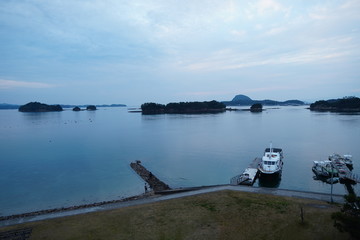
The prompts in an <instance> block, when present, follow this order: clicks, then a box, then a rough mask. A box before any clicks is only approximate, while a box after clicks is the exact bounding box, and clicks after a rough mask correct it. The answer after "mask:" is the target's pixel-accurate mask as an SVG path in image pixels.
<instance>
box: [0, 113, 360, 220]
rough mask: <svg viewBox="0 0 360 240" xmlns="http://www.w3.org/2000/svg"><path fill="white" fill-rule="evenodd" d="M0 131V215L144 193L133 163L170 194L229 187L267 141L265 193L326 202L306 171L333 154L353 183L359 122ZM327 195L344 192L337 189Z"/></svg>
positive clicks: (7, 120)
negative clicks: (270, 157)
mask: <svg viewBox="0 0 360 240" xmlns="http://www.w3.org/2000/svg"><path fill="white" fill-rule="evenodd" d="M0 132H1V134H0V189H1V192H0V216H6V215H11V214H18V213H24V212H30V211H36V210H42V209H50V208H58V207H67V206H72V205H79V204H88V203H93V202H100V201H108V200H114V199H121V198H124V197H129V196H133V195H137V194H141V193H143V192H144V182H143V181H142V179H141V178H139V177H138V176H137V175H136V174H135V173H134V172H133V170H132V169H131V168H130V166H129V164H130V163H131V162H133V161H135V160H140V161H141V162H142V164H143V165H144V166H145V167H146V168H148V169H149V170H150V171H152V173H153V174H155V175H156V176H157V177H158V178H160V179H161V180H163V181H164V182H166V183H167V184H168V185H170V187H172V188H178V187H191V186H205V185H217V184H228V183H229V181H230V178H231V177H233V176H235V175H238V174H240V173H241V172H242V171H243V170H244V169H245V168H246V167H247V166H248V164H249V163H250V161H252V160H253V159H254V158H255V157H261V156H262V154H263V151H264V149H265V148H267V147H269V144H270V142H272V145H273V147H280V148H282V149H283V151H284V157H285V158H284V168H283V174H282V178H281V181H280V182H278V183H277V184H275V185H272V186H271V187H277V188H281V189H291V190H301V191H312V192H322V193H330V185H329V184H326V183H323V182H321V181H316V180H314V179H313V176H314V174H313V173H312V171H311V167H312V165H313V161H315V160H326V159H327V158H328V156H329V155H330V154H333V153H339V154H351V155H353V161H354V170H353V172H354V173H355V174H358V175H359V176H360V148H359V146H360V145H359V143H360V115H359V114H339V113H329V112H311V111H310V110H308V109H306V108H305V107H304V106H299V107H279V108H267V109H266V111H263V112H262V113H251V112H249V111H231V112H225V113H220V114H193V115H187V114H173V115H169V114H168V115H142V114H141V113H129V112H128V110H127V108H118V107H113V108H99V109H98V110H96V111H80V112H73V111H71V110H70V109H68V110H65V111H63V112H46V113H21V112H18V111H17V110H1V111H0ZM263 185H265V186H266V183H259V182H258V181H257V182H256V183H255V184H254V187H259V186H263ZM354 188H355V191H356V193H359V187H358V186H357V185H355V186H354ZM333 192H334V194H345V193H346V191H345V189H344V186H343V185H342V184H339V183H338V184H335V185H334V189H333Z"/></svg>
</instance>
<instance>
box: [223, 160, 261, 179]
mask: <svg viewBox="0 0 360 240" xmlns="http://www.w3.org/2000/svg"><path fill="white" fill-rule="evenodd" d="M260 162H261V158H255V159H254V160H252V161H251V163H250V164H249V166H248V167H247V168H246V169H245V170H244V172H243V173H242V174H239V175H237V176H235V177H233V178H231V179H230V184H231V185H249V186H252V185H253V184H254V182H255V180H256V179H257V177H258V175H259V173H258V171H259V170H258V166H259V164H260Z"/></svg>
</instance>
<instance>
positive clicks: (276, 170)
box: [258, 146, 284, 177]
mask: <svg viewBox="0 0 360 240" xmlns="http://www.w3.org/2000/svg"><path fill="white" fill-rule="evenodd" d="M283 164H284V163H283V151H282V149H281V148H272V146H270V148H266V149H265V152H264V156H263V157H262V159H261V162H260V164H259V167H258V170H259V171H260V177H264V176H272V175H279V176H281V172H282V167H283Z"/></svg>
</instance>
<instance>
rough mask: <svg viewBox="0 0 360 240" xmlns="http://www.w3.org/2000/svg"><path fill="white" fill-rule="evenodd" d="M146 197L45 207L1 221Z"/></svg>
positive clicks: (5, 217)
mask: <svg viewBox="0 0 360 240" xmlns="http://www.w3.org/2000/svg"><path fill="white" fill-rule="evenodd" d="M146 197H147V196H146V195H139V196H133V197H128V198H123V199H118V200H111V201H103V202H96V203H90V204H83V205H75V206H70V207H61V208H53V209H45V210H39V211H34V212H28V213H21V214H14V215H10V216H0V221H5V220H11V219H17V218H25V217H35V216H40V215H44V214H52V213H59V212H65V211H73V210H79V209H86V208H92V207H100V206H103V205H107V204H111V203H120V202H126V201H131V200H137V199H142V198H146Z"/></svg>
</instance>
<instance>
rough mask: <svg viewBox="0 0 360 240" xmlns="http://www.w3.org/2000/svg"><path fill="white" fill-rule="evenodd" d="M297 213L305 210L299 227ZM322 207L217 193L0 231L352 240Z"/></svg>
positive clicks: (47, 235)
mask: <svg viewBox="0 0 360 240" xmlns="http://www.w3.org/2000/svg"><path fill="white" fill-rule="evenodd" d="M300 207H302V208H303V210H304V222H302V221H301V216H300ZM339 210H340V206H337V205H330V204H328V203H326V202H321V201H316V200H308V199H298V198H287V197H279V196H272V195H263V194H257V193H244V192H237V191H230V190H226V191H219V192H213V193H206V194H201V195H196V196H190V197H184V198H179V199H173V200H167V201H161V202H156V203H151V204H145V205H138V206H133V207H127V208H120V209H114V210H108V211H101V212H94V213H87V214H81V215H76V216H70V217H63V218H56V219H50V220H45V221H39V222H32V223H26V224H21V225H16V226H10V227H6V228H1V229H0V232H3V231H8V230H13V229H20V228H27V227H30V228H32V235H31V238H30V239H251V240H256V239H291V240H296V239H326V240H327V239H350V236H349V234H347V233H340V232H339V231H338V230H337V229H336V228H335V227H334V222H333V220H332V219H331V213H333V212H336V211H339Z"/></svg>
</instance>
